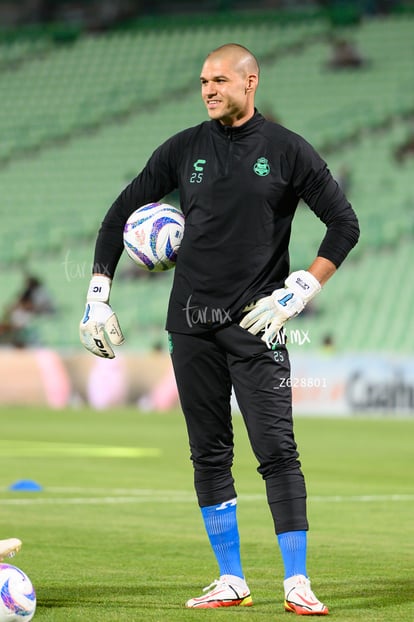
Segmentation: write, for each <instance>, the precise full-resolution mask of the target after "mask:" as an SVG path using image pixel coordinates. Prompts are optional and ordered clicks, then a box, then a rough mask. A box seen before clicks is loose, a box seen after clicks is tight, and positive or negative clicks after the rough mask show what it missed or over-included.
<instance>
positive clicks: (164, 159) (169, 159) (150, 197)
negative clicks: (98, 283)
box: [92, 135, 180, 278]
mask: <svg viewBox="0 0 414 622" xmlns="http://www.w3.org/2000/svg"><path fill="white" fill-rule="evenodd" d="M178 143H179V137H178V135H176V136H175V137H172V138H170V139H169V140H168V141H167V142H165V143H164V144H163V145H161V146H160V147H158V149H156V151H154V153H153V154H152V156H151V157H150V159H149V160H148V162H147V163H146V165H145V167H144V168H143V169H142V171H141V172H140V173H139V175H138V176H137V177H135V179H133V180H132V181H131V183H130V184H129V185H128V186H127V187H126V188H124V190H123V191H122V192H121V194H120V195H119V196H118V198H117V199H116V200H115V202H114V203H113V204H112V206H111V207H110V208H109V210H108V211H107V213H106V215H105V217H104V219H103V221H102V224H101V227H100V229H99V232H98V237H97V240H96V245H95V255H94V262H93V269H92V272H94V273H100V274H105V275H106V276H109V277H110V278H112V277H113V276H114V273H115V270H116V267H117V265H118V262H119V259H120V257H121V255H122V252H123V250H124V244H123V232H124V226H125V223H126V221H127V220H128V218H129V216H130V215H131V214H132V213H133V212H134V211H135V210H136V209H138V207H141V206H142V205H146V204H147V203H152V202H156V201H160V200H162V199H163V198H164V197H165V196H166V195H167V194H169V193H170V192H171V191H172V190H174V189H175V188H176V187H177V168H178V167H177V158H178V154H179V153H180V149H179V147H177V144H178Z"/></svg>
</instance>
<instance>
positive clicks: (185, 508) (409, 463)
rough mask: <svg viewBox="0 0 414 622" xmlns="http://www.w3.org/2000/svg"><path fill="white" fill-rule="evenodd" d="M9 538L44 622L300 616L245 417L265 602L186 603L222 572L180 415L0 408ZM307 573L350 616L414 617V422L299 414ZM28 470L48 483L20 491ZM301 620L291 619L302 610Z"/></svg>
mask: <svg viewBox="0 0 414 622" xmlns="http://www.w3.org/2000/svg"><path fill="white" fill-rule="evenodd" d="M0 421H1V428H0V429H1V436H0V464H1V469H0V503H1V512H0V537H4V538H5V537H10V536H17V537H20V538H21V539H22V540H23V541H24V545H23V549H22V551H21V553H19V555H18V557H16V558H15V562H14V563H15V564H16V565H18V566H19V567H20V568H22V569H23V570H24V571H25V572H27V574H28V575H29V576H30V578H31V579H32V582H33V583H34V586H35V588H36V592H37V598H38V607H37V613H36V615H35V620H39V621H40V620H45V621H46V620H49V621H51V622H63V621H76V620H82V621H83V622H85V621H87V622H95V621H96V622H98V621H99V622H100V621H105V622H112V621H117V622H119V621H121V620H129V621H141V620H142V621H145V622H164V621H168V622H170V621H171V622H178V621H180V622H181V621H184V620H186V621H194V620H207V619H208V620H213V619H214V620H215V621H216V620H218V621H222V620H228V621H235V620H236V619H238V620H246V621H247V620H249V622H250V621H251V622H265V621H266V622H269V621H270V620H275V621H277V620H289V619H294V616H293V614H288V613H285V612H284V611H283V606H282V600H283V594H282V580H283V570H282V563H281V558H280V554H279V551H278V548H277V545H276V538H275V535H274V533H273V530H272V521H271V518H270V512H269V510H268V508H267V505H266V501H265V497H264V486H263V482H262V480H261V478H260V476H259V475H258V474H257V473H256V463H255V460H254V458H253V456H252V454H251V450H250V447H249V445H248V441H247V438H246V434H245V430H244V427H243V424H242V421H241V418H240V417H238V416H236V417H235V421H234V425H235V434H236V460H235V467H234V474H235V477H236V482H237V484H238V492H239V506H238V508H239V509H238V516H239V528H240V534H241V541H242V556H243V560H244V570H245V573H246V577H247V579H248V582H249V585H250V588H251V590H252V596H253V599H254V607H252V608H234V609H233V608H231V609H224V610H214V611H211V610H210V611H206V610H202V611H200V610H199V611H194V610H187V609H185V608H184V607H183V603H184V602H185V601H186V600H187V599H188V598H190V597H192V596H195V595H198V594H199V593H201V589H202V588H203V587H204V586H205V585H208V584H209V583H210V582H211V581H212V580H213V579H215V578H216V577H217V569H216V564H215V560H214V558H213V556H212V553H211V551H210V548H209V546H208V544H207V538H206V535H205V533H204V527H203V525H202V522H201V516H200V512H199V510H198V507H197V504H196V501H195V496H194V493H193V486H192V467H191V464H190V461H189V451H188V448H187V440H186V432H185V428H184V422H183V419H182V416H181V415H180V413H178V412H173V413H169V414H165V415H159V414H145V415H143V414H140V413H139V412H137V411H135V410H132V409H125V410H119V411H116V412H93V411H90V410H86V409H79V410H70V411H57V412H53V411H47V410H42V409H17V408H13V409H2V410H0ZM295 429H296V436H297V440H298V444H299V447H300V449H301V456H302V464H303V469H304V471H305V475H306V477H307V482H308V493H309V518H310V522H311V531H310V537H309V564H308V572H309V575H310V577H311V579H312V586H313V588H314V590H315V592H316V594H317V595H318V596H319V598H320V599H321V600H323V601H324V602H326V603H327V604H328V605H329V607H330V610H331V618H334V619H335V620H338V622H350V621H354V620H364V621H373V622H374V621H375V622H381V621H384V622H392V621H394V620H395V621H396V620H398V621H400V620H404V621H405V620H407V621H408V620H413V619H414V460H413V453H414V452H413V432H414V421H413V420H408V419H405V420H404V419H395V418H370V419H363V418H361V419H357V418H354V419H328V418H326V419H325V418H324V419H316V418H297V420H296V428H295ZM19 480H34V481H35V482H37V483H39V484H41V486H42V487H43V490H42V491H40V492H31V493H28V492H16V491H14V492H12V491H10V490H9V486H10V485H11V484H13V483H15V482H16V481H19ZM289 616H290V617H289Z"/></svg>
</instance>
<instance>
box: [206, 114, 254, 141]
mask: <svg viewBox="0 0 414 622" xmlns="http://www.w3.org/2000/svg"><path fill="white" fill-rule="evenodd" d="M264 120H265V119H264V117H263V116H262V115H261V114H260V112H258V110H257V109H256V108H255V109H254V115H253V116H252V117H250V119H249V120H248V121H246V123H243V125H237V126H236V127H233V126H230V125H223V124H222V123H220V121H217V120H213V121H210V123H211V128H212V129H213V131H214V132H217V133H219V134H221V135H222V136H226V137H229V136H230V137H232V138H237V137H238V136H247V135H248V134H251V133H252V132H254V131H256V130H257V128H258V127H259V126H260V125H261V124H262V123H263V121H264Z"/></svg>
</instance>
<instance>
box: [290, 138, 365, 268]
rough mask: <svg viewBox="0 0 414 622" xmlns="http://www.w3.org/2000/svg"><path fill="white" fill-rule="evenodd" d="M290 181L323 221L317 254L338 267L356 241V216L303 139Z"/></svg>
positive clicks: (357, 227) (357, 231)
mask: <svg viewBox="0 0 414 622" xmlns="http://www.w3.org/2000/svg"><path fill="white" fill-rule="evenodd" d="M293 183H294V186H295V190H296V192H297V194H298V196H299V197H300V198H301V199H303V200H304V201H305V203H306V204H307V205H308V206H309V207H310V209H311V210H312V211H313V212H314V213H315V214H316V215H317V216H318V217H319V218H320V220H321V221H322V222H323V223H324V224H325V225H326V234H325V236H324V238H323V240H322V242H321V245H320V247H319V250H318V255H319V256H320V257H325V258H326V259H329V260H330V261H332V262H333V263H334V264H335V266H336V267H339V266H340V265H341V263H342V262H343V261H344V259H345V258H346V256H347V255H348V253H349V252H350V251H351V249H352V248H353V247H354V246H355V245H356V244H357V242H358V239H359V233H360V231H359V223H358V218H357V216H356V214H355V212H354V210H353V208H352V206H351V204H350V203H349V201H348V200H347V198H346V196H345V194H344V193H343V191H342V190H341V188H340V186H339V185H338V183H337V182H336V181H335V179H334V178H333V177H332V175H331V173H330V171H329V169H328V167H327V165H326V163H325V162H324V161H323V160H322V158H321V157H320V156H319V155H318V154H317V153H316V151H315V150H314V149H313V148H312V147H311V146H310V145H309V144H308V143H307V142H306V141H304V140H303V142H300V143H299V149H298V151H297V154H296V161H295V166H294V182H293Z"/></svg>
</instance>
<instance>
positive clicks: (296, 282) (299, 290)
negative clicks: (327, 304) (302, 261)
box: [285, 270, 322, 304]
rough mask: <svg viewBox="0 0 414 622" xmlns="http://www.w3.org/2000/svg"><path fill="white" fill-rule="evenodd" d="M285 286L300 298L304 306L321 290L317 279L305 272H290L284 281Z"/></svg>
mask: <svg viewBox="0 0 414 622" xmlns="http://www.w3.org/2000/svg"><path fill="white" fill-rule="evenodd" d="M285 285H286V287H289V288H290V289H292V290H293V291H294V292H295V294H297V295H298V296H300V298H302V300H303V302H304V303H305V304H306V303H307V302H309V300H312V298H314V296H316V294H318V293H319V292H320V291H321V289H322V287H321V284H320V283H319V281H318V279H317V278H315V277H314V276H313V274H311V273H310V272H308V271H307V270H298V271H297V272H292V274H290V275H289V276H288V278H287V279H286V281H285Z"/></svg>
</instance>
